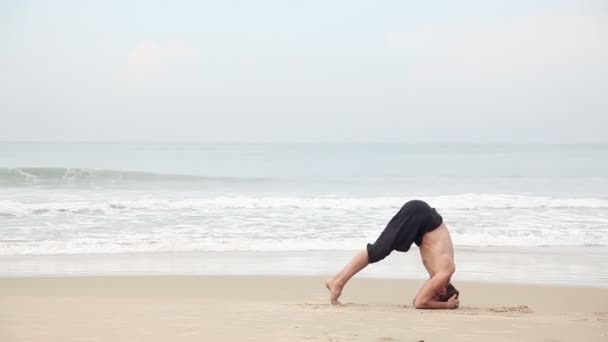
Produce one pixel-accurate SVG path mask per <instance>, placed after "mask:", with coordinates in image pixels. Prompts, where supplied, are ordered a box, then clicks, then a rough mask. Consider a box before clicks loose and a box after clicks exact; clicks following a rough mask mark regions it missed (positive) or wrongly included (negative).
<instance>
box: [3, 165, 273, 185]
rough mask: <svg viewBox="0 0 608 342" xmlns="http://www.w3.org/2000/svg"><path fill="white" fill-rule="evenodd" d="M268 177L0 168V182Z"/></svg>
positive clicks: (243, 180)
mask: <svg viewBox="0 0 608 342" xmlns="http://www.w3.org/2000/svg"><path fill="white" fill-rule="evenodd" d="M263 181H268V179H267V178H256V177H251V178H245V177H214V176H197V175H187V174H164V173H154V172H141V171H120V170H110V169H92V168H63V167H17V168H0V185H4V186H31V185H93V186H94V185H99V186H107V185H112V184H124V183H129V182H131V183H134V182H142V183H144V182H145V183H154V182H158V183H160V182H174V183H209V182H218V183H250V182H263Z"/></svg>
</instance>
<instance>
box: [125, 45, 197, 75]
mask: <svg viewBox="0 0 608 342" xmlns="http://www.w3.org/2000/svg"><path fill="white" fill-rule="evenodd" d="M197 57H198V52H197V50H196V49H195V48H194V47H192V46H191V45H189V44H188V43H187V42H185V41H183V40H169V41H167V42H158V41H155V40H151V39H146V40H142V41H140V42H139V43H137V44H136V45H135V46H134V47H133V48H132V49H131V51H130V52H129V53H128V55H127V61H126V65H125V66H124V67H123V68H122V70H121V72H120V79H121V80H123V81H126V82H129V83H138V82H142V81H146V82H148V81H154V80H164V79H166V78H167V77H171V75H174V74H176V73H178V72H179V71H180V70H183V68H184V67H185V66H187V65H188V64H189V63H191V62H193V61H195V60H196V59H197Z"/></svg>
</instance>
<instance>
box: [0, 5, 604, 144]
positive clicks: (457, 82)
mask: <svg viewBox="0 0 608 342" xmlns="http://www.w3.org/2000/svg"><path fill="white" fill-rule="evenodd" d="M0 43H1V46H0V140H35V141H83V140H85V141H204V142H207V141H220V142H223V141H239V142H250V141H255V142H268V141H270V142H275V141H298V142H405V143H421V142H425V143H426V142H444V143H445V142H459V143H468V142H480V143H493V142H513V143H527V142H543V143H608V134H607V133H606V130H607V129H608V5H607V3H606V2H605V1H582V0H579V1H555V0H548V1H514V0H512V1H488V0H480V1H370V0H368V1H358V0H348V1H327V0H324V1H313V0H308V1H262V0H261V1H160V2H156V1H2V2H0Z"/></svg>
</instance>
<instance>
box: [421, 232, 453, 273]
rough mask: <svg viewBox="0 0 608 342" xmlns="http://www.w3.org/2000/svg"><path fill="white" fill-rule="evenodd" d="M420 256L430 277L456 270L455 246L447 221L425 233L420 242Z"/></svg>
mask: <svg viewBox="0 0 608 342" xmlns="http://www.w3.org/2000/svg"><path fill="white" fill-rule="evenodd" d="M420 257H421V258H422V263H423V264H424V267H425V268H426V270H427V271H428V272H429V276H430V277H432V276H433V275H435V274H436V273H439V272H442V271H446V270H452V271H454V270H455V266H454V246H453V245H452V238H451V237H450V232H449V231H448V228H447V226H446V225H445V223H442V224H441V225H440V226H439V227H438V228H436V229H435V230H433V231H430V232H428V233H426V234H424V236H423V238H422V243H421V244H420ZM452 273H453V272H452Z"/></svg>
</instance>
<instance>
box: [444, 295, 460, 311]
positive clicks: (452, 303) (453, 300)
mask: <svg viewBox="0 0 608 342" xmlns="http://www.w3.org/2000/svg"><path fill="white" fill-rule="evenodd" d="M446 304H448V309H458V305H460V300H458V295H457V294H455V295H453V296H452V297H450V299H448V301H447V302H446Z"/></svg>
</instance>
